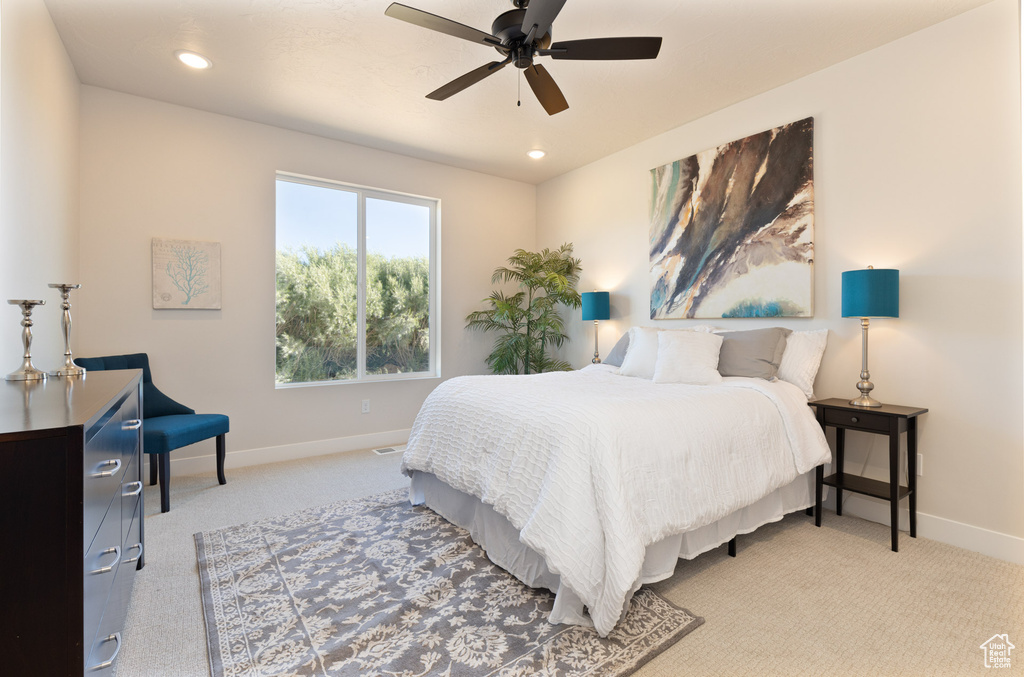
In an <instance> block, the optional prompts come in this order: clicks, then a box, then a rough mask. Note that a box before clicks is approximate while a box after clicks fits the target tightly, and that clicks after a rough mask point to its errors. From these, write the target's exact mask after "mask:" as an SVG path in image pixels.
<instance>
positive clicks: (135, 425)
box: [121, 418, 142, 430]
mask: <svg viewBox="0 0 1024 677" xmlns="http://www.w3.org/2000/svg"><path fill="white" fill-rule="evenodd" d="M141 427H142V421H141V420H140V419H137V418H133V419H132V420H130V421H125V423H124V425H122V426H121V430H138V429H139V428H141Z"/></svg>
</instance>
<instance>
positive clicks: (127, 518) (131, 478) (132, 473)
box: [120, 453, 142, 540]
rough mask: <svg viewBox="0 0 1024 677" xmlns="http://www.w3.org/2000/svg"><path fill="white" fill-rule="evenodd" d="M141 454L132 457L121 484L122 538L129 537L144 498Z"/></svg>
mask: <svg viewBox="0 0 1024 677" xmlns="http://www.w3.org/2000/svg"><path fill="white" fill-rule="evenodd" d="M140 462H141V460H140V458H139V454H138V453H136V454H135V455H134V456H131V457H130V458H129V460H128V462H127V465H128V469H127V470H126V471H125V474H124V482H123V483H122V484H121V498H120V503H121V538H122V540H123V539H124V538H126V537H127V536H128V530H129V528H130V527H131V524H132V519H133V518H134V516H135V512H136V508H138V506H139V500H140V499H141V498H142V480H141V479H140V475H139V463H140Z"/></svg>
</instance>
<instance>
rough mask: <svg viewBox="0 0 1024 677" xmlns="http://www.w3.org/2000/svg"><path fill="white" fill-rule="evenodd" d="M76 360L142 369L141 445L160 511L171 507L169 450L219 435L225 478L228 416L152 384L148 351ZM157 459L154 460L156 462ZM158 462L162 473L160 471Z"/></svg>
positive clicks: (89, 366) (97, 367) (99, 367)
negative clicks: (202, 410)
mask: <svg viewBox="0 0 1024 677" xmlns="http://www.w3.org/2000/svg"><path fill="white" fill-rule="evenodd" d="M75 364H77V365H78V366H80V367H85V369H86V378H88V372H90V371H104V370H111V369H141V370H142V448H143V451H145V452H146V453H147V454H155V458H154V457H153V456H151V457H150V463H149V483H150V484H151V485H153V484H156V483H157V478H158V476H159V481H160V512H167V511H169V510H170V509H171V496H170V489H171V458H170V455H171V454H170V452H172V451H174V450H175V449H179V448H181V447H185V446H188V445H189V444H195V443H196V442H199V441H201V440H207V439H210V438H211V437H216V438H217V481H219V482H220V483H221V484H227V480H226V479H225V478H224V456H225V454H226V450H225V448H224V436H225V435H226V434H227V432H228V417H227V416H224V415H223V414H197V413H196V412H195V410H194V409H190V408H188V407H186V406H185V405H184V404H179V403H178V402H175V401H174V400H172V399H171V398H170V397H168V396H167V395H164V394H163V393H162V392H160V390H158V389H157V387H156V386H155V385H153V376H152V374H151V373H150V371H149V357H148V356H147V355H146V353H134V354H132V355H113V356H110V357H76V358H75ZM154 461H155V462H154ZM157 466H159V473H158V472H157Z"/></svg>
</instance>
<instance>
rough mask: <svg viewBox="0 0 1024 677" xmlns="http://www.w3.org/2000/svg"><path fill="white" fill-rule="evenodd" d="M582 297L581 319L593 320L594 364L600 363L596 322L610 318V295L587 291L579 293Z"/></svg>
mask: <svg viewBox="0 0 1024 677" xmlns="http://www.w3.org/2000/svg"><path fill="white" fill-rule="evenodd" d="M580 296H581V298H582V299H583V321H584V322H588V321H590V320H593V321H594V359H592V360H591V362H593V363H594V364H600V363H601V356H600V354H599V353H598V351H597V323H598V322H599V321H600V320H607V319H610V318H611V302H610V295H609V293H608V292H606V291H587V292H583V293H582V294H580Z"/></svg>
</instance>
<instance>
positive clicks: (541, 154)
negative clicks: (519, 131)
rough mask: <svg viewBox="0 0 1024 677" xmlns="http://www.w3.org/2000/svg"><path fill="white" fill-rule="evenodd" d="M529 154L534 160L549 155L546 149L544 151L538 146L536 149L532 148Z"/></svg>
mask: <svg viewBox="0 0 1024 677" xmlns="http://www.w3.org/2000/svg"><path fill="white" fill-rule="evenodd" d="M527 155H529V156H530V157H532V158H533V159H534V160H539V159H541V158H542V157H544V156H545V155H547V153H545V152H544V151H542V150H541V149H539V148H536V149H534V150H531V151H530V152H529V153H527Z"/></svg>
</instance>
